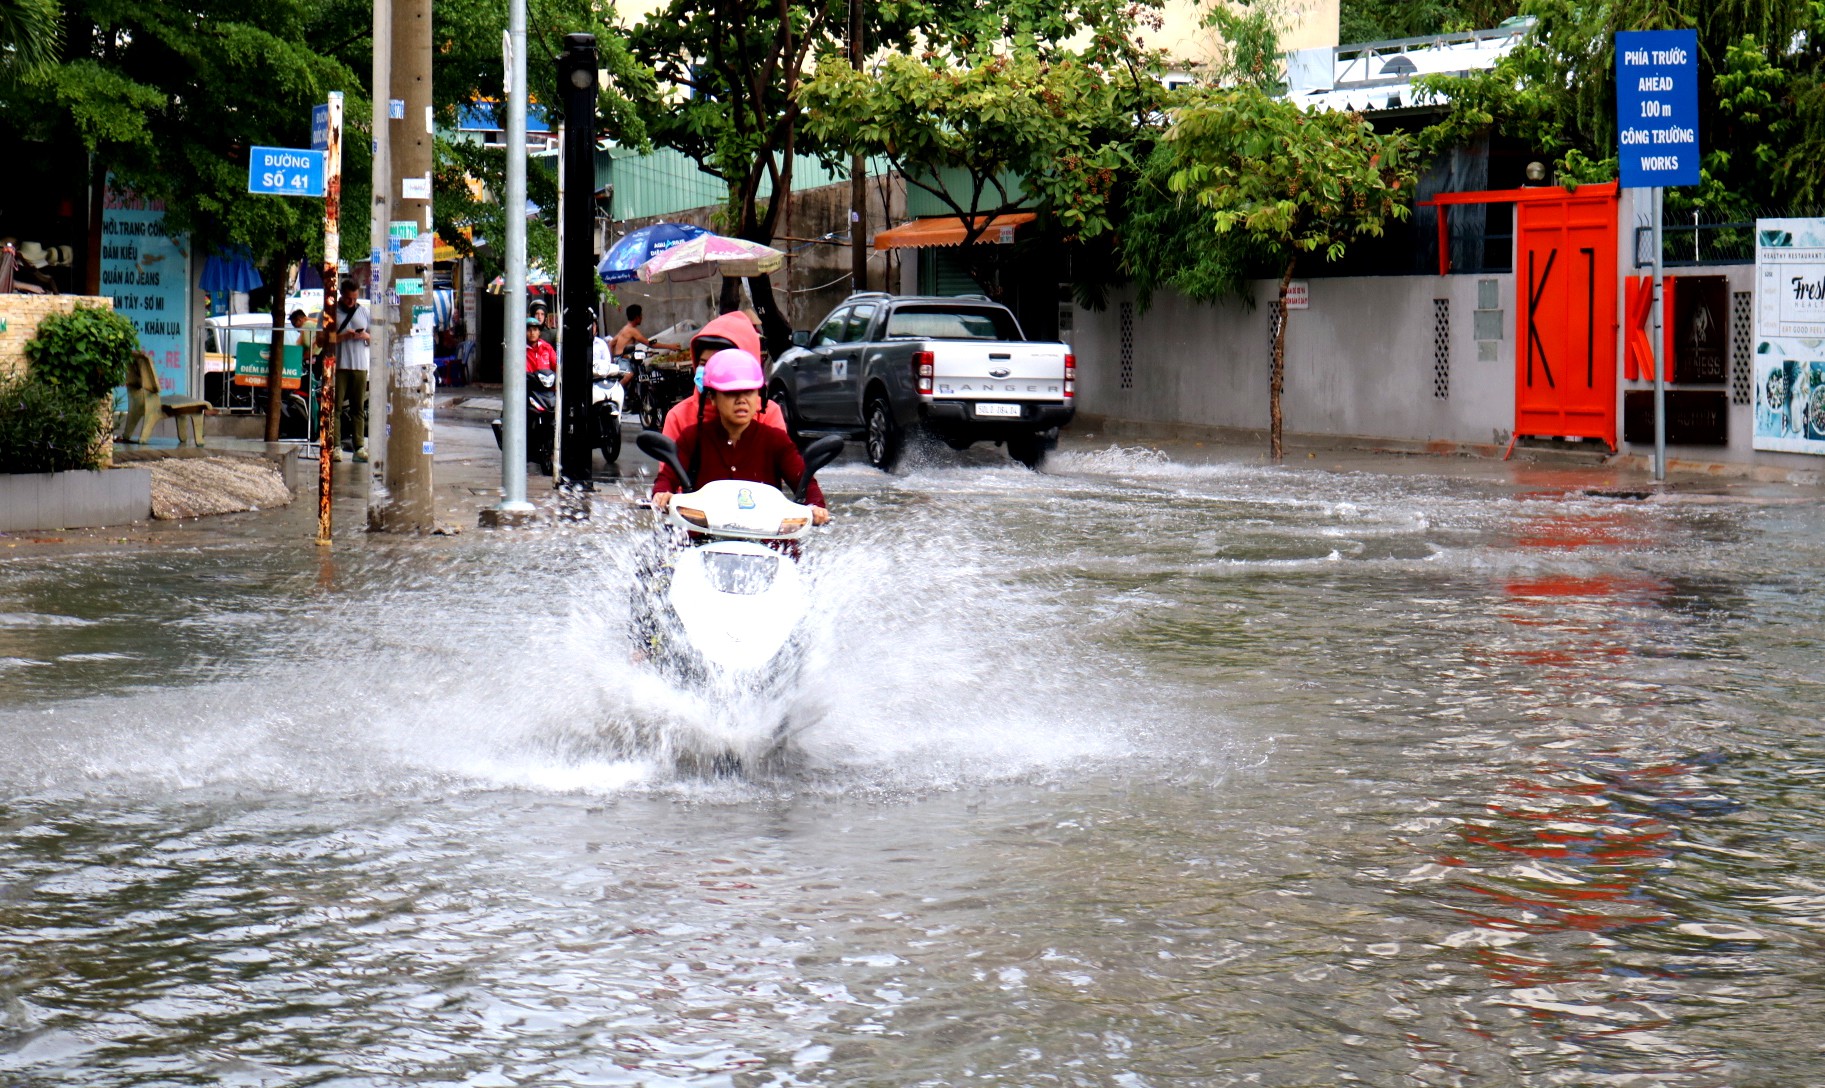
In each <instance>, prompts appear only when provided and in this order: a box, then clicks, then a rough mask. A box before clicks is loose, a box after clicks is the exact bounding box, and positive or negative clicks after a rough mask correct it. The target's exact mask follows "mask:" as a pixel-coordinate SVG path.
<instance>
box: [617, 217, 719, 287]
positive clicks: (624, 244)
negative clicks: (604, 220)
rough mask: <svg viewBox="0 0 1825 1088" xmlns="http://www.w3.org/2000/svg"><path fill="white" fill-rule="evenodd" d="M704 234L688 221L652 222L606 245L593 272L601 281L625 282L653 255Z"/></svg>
mask: <svg viewBox="0 0 1825 1088" xmlns="http://www.w3.org/2000/svg"><path fill="white" fill-rule="evenodd" d="M708 233H709V231H707V230H704V229H703V228H702V227H694V226H692V225H691V224H689V223H654V224H653V225H652V226H650V227H641V228H640V229H639V230H636V231H629V232H628V233H627V234H624V235H622V236H621V237H620V238H618V239H616V241H615V244H614V245H612V246H609V247H608V252H607V253H606V254H604V255H603V257H602V263H601V264H599V265H597V266H596V272H597V274H598V275H600V276H601V277H602V282H603V283H627V282H629V281H631V280H633V279H635V278H637V275H638V271H639V268H640V266H641V265H643V264H645V263H646V262H647V261H650V260H652V258H653V255H654V254H656V253H663V252H665V251H666V250H668V249H670V248H671V247H673V246H675V245H678V244H679V243H680V242H688V241H690V240H691V239H692V238H696V237H698V236H699V235H703V234H708Z"/></svg>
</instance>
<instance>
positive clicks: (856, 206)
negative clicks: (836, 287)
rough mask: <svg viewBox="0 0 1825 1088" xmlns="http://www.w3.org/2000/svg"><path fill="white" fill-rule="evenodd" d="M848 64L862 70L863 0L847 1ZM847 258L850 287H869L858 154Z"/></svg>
mask: <svg viewBox="0 0 1825 1088" xmlns="http://www.w3.org/2000/svg"><path fill="white" fill-rule="evenodd" d="M849 63H850V65H851V66H852V67H854V68H855V70H856V71H858V72H859V71H861V70H862V0H849ZM786 200H787V202H788V203H790V202H791V200H792V194H791V193H787V194H786ZM849 261H850V265H849V267H850V277H849V279H850V283H849V289H850V290H852V291H866V290H868V163H867V160H866V159H864V158H862V156H860V155H854V156H851V157H850V160H849Z"/></svg>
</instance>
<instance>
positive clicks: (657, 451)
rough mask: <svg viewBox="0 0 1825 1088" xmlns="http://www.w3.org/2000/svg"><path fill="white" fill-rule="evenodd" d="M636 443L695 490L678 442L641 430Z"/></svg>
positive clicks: (686, 485) (684, 487) (686, 486)
mask: <svg viewBox="0 0 1825 1088" xmlns="http://www.w3.org/2000/svg"><path fill="white" fill-rule="evenodd" d="M838 441H839V442H840V441H841V439H838ZM634 445H636V446H639V447H640V452H641V453H644V454H646V455H647V456H648V457H651V458H652V459H653V460H655V461H658V462H660V463H661V464H663V465H665V466H666V467H667V468H669V469H671V470H672V475H673V476H676V477H677V478H678V486H679V487H681V488H683V489H684V490H686V491H695V490H696V489H697V485H696V484H694V483H692V482H691V474H690V473H688V472H686V471H685V470H684V462H682V461H680V460H678V444H677V443H676V442H673V441H672V440H671V439H669V438H667V437H666V436H665V435H663V434H661V433H660V432H658V431H641V432H640V433H639V434H638V435H637V436H635V438H634ZM809 477H810V474H809V473H807V474H806V478H807V479H808V478H809Z"/></svg>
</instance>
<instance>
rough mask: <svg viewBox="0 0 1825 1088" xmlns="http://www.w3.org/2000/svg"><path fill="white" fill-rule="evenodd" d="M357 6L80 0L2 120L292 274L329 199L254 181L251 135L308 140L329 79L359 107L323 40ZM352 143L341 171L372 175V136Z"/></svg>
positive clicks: (298, 142) (290, 143) (179, 219)
mask: <svg viewBox="0 0 1825 1088" xmlns="http://www.w3.org/2000/svg"><path fill="white" fill-rule="evenodd" d="M357 12H361V13H365V9H363V8H359V7H357V6H355V5H353V4H352V3H350V4H345V5H344V6H342V7H341V8H340V9H339V10H332V9H326V8H325V7H323V6H322V5H312V4H306V3H303V2H301V0H269V2H266V3H261V4H254V5H249V4H240V3H229V2H226V0H185V2H181V3H180V2H174V0H143V2H135V3H131V4H125V3H120V2H118V0H71V2H70V3H69V4H68V5H67V6H66V9H65V13H64V14H65V19H64V26H65V29H66V32H65V35H64V41H63V45H62V53H61V55H60V58H59V59H58V61H57V62H56V63H54V64H50V65H47V66H44V67H42V68H40V69H38V70H37V71H35V72H32V73H29V74H26V75H24V76H22V77H21V78H20V80H19V81H18V83H17V85H16V86H15V87H14V88H13V89H12V91H11V92H10V93H9V94H7V95H6V96H5V98H4V100H3V101H0V128H6V129H10V130H11V134H12V135H13V137H14V138H15V139H17V140H19V141H20V142H23V143H26V144H38V145H42V146H48V147H62V148H71V147H74V148H75V149H77V150H78V151H79V153H82V154H87V155H88V156H91V157H92V161H93V162H95V163H96V164H97V169H105V170H107V171H109V172H111V173H112V174H113V176H114V178H115V180H116V182H117V183H118V184H121V185H124V186H125V187H128V188H131V189H133V190H135V191H136V192H138V193H141V194H143V195H145V196H147V197H150V198H154V199H158V200H163V201H164V202H165V203H166V206H167V211H168V222H169V224H170V226H171V228H172V229H173V230H180V231H186V232H188V233H189V234H190V236H191V239H192V241H193V243H194V244H195V245H196V247H197V249H198V250H199V251H200V252H208V251H209V250H211V249H215V248H220V247H223V246H227V245H229V244H240V245H245V246H247V247H248V248H249V249H250V250H251V251H252V252H253V254H254V256H255V258H256V260H259V261H261V262H262V263H263V264H266V265H267V267H268V269H269V271H268V278H269V279H271V278H275V276H276V277H277V278H283V275H284V267H285V261H286V258H288V257H290V256H294V255H295V254H297V253H298V252H299V251H300V250H302V249H303V248H304V247H305V246H306V245H307V244H310V243H313V242H315V243H317V244H318V245H320V240H321V222H322V204H321V202H319V201H316V200H308V199H297V198H278V197H262V196H253V195H250V194H249V193H248V192H247V157H248V153H249V151H248V149H249V148H251V147H252V146H254V145H271V146H282V147H300V146H304V145H305V143H306V141H307V139H308V136H309V127H310V109H311V106H313V105H315V104H316V103H318V102H321V101H324V99H325V96H326V95H327V94H328V92H330V91H332V90H341V91H344V92H345V93H346V94H347V95H348V96H349V99H350V107H349V112H350V115H351V116H352V117H359V116H361V102H362V101H363V99H364V98H365V95H363V94H362V92H361V82H360V81H359V80H358V79H357V77H356V75H355V72H354V70H353V68H352V67H351V65H350V64H349V63H348V62H347V59H344V58H343V57H339V55H338V54H337V53H335V52H334V51H328V52H326V51H322V50H320V49H319V47H318V46H317V44H316V43H317V42H318V41H321V40H329V41H335V40H337V39H338V38H344V37H347V33H346V26H347V23H346V20H347V19H348V18H350V17H351V16H353V15H354V14H355V13H357ZM362 17H363V18H365V14H363V16H362ZM357 25H359V24H357ZM349 48H352V45H351V46H345V51H344V52H345V54H346V52H347V50H348V49H349ZM349 59H352V58H349ZM351 127H352V126H351ZM344 146H345V149H346V154H345V159H344V168H345V171H347V172H348V173H349V174H350V175H351V176H352V177H353V176H361V175H363V174H364V173H365V167H366V161H367V142H366V141H365V140H360V139H350V140H347V141H346V142H345V145H344ZM96 180H99V179H96ZM350 189H353V192H352V193H351V192H350V191H349V190H350ZM365 192H366V189H365V186H361V187H359V188H357V187H353V186H351V187H349V189H345V197H344V203H345V206H352V207H355V208H360V207H361V206H362V204H360V203H356V202H355V201H353V200H350V199H349V197H350V196H351V195H352V196H355V197H356V198H357V199H365Z"/></svg>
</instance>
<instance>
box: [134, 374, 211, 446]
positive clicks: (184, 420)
mask: <svg viewBox="0 0 1825 1088" xmlns="http://www.w3.org/2000/svg"><path fill="white" fill-rule="evenodd" d="M133 360H134V362H133V372H132V373H131V374H128V375H127V425H126V426H125V427H123V428H121V434H120V440H121V441H122V442H136V443H144V442H147V441H150V440H151V438H152V428H153V427H155V426H157V425H158V421H159V417H160V416H170V417H171V419H172V420H173V424H174V426H175V427H176V428H177V444H178V445H180V446H188V445H192V444H194V445H196V446H198V447H201V446H203V445H204V444H205V443H204V442H203V416H204V415H206V414H208V412H209V402H208V401H206V400H166V399H165V398H164V397H163V396H162V395H161V394H160V392H159V388H158V368H157V367H156V366H154V365H153V364H152V356H151V355H149V354H147V353H146V352H143V351H141V352H136V353H135V354H134V356H133ZM186 428H188V429H189V436H188V438H186V436H185V433H184V432H185V429H186Z"/></svg>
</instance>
